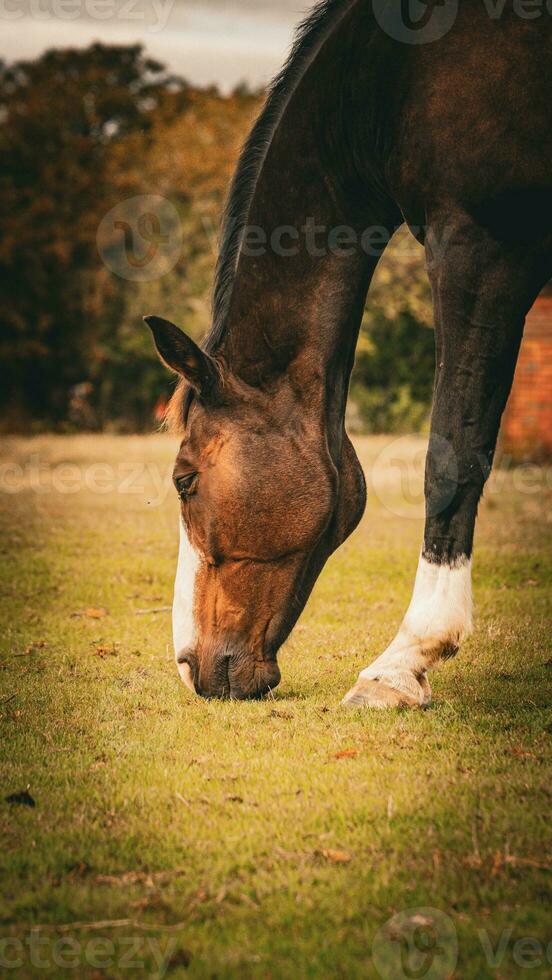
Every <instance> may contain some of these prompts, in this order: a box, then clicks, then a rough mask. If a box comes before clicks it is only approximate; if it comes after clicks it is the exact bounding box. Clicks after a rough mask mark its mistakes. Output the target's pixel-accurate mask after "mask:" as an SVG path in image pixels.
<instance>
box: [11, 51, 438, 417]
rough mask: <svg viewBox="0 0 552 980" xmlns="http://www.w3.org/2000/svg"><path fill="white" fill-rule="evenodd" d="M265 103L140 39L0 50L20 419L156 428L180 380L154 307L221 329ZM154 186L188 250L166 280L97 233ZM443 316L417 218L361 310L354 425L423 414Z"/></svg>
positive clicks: (198, 327) (192, 324)
mask: <svg viewBox="0 0 552 980" xmlns="http://www.w3.org/2000/svg"><path fill="white" fill-rule="evenodd" d="M260 103H261V96H260V94H258V93H252V92H250V91H249V90H248V89H247V88H246V87H244V86H240V87H239V88H238V89H236V90H235V91H234V92H233V93H232V94H231V95H229V96H227V97H223V96H222V95H220V94H219V93H218V91H217V90H216V89H206V90H198V89H195V88H193V87H192V86H190V85H188V84H187V83H186V82H185V81H183V80H182V79H179V78H175V77H174V76H171V75H169V74H168V73H167V72H166V71H165V69H164V67H163V66H162V65H160V64H158V63H157V62H155V61H152V60H151V59H149V58H148V57H147V56H146V55H145V54H144V52H143V50H142V48H141V47H140V46H130V47H112V46H104V45H101V44H95V45H93V46H92V47H90V48H88V49H87V50H84V51H77V50H55V51H50V52H48V53H46V54H45V55H44V56H43V57H41V58H40V59H38V60H36V61H34V62H19V63H13V64H4V63H1V62H0V213H1V215H2V229H1V234H0V293H1V295H0V299H1V303H0V361H1V363H2V366H3V375H4V382H3V384H2V386H1V388H0V400H1V409H2V427H3V428H4V430H15V431H37V430H41V429H48V428H57V429H71V428H77V427H84V428H91V429H94V428H96V429H101V428H113V429H117V430H120V431H135V430H141V429H147V428H151V427H152V425H154V424H155V423H154V408H155V405H156V403H157V402H158V400H161V401H162V400H163V399H165V398H166V397H168V395H169V394H170V380H168V379H167V374H166V371H165V369H164V368H162V366H161V365H160V364H159V362H158V360H157V358H156V356H155V354H154V352H153V349H152V345H151V340H150V337H149V335H148V332H147V331H146V330H145V329H144V328H142V325H141V320H140V317H141V315H142V313H144V312H149V311H155V312H161V313H163V312H166V313H167V314H169V315H171V317H172V318H173V319H174V320H175V321H176V322H178V323H180V324H182V325H183V326H185V327H186V329H187V330H188V331H189V332H190V333H192V334H193V335H194V336H196V337H197V338H200V337H201V335H202V334H203V333H204V332H205V331H206V330H207V329H208V326H209V312H210V289H211V282H212V275H213V270H214V263H215V259H216V247H217V230H218V222H219V219H220V214H221V211H222V207H223V202H224V197H225V193H226V189H227V186H228V183H229V180H230V177H231V174H232V170H233V167H234V164H235V160H236V158H237V155H238V152H239V148H240V146H241V144H242V142H243V139H244V137H245V135H246V133H247V131H248V129H249V127H250V125H251V123H252V120H253V118H254V116H255V114H256V112H257V111H258V109H259V106H260ZM151 194H155V195H160V196H161V197H163V198H165V199H167V201H170V202H171V205H172V206H173V208H174V209H175V213H176V214H177V217H178V222H179V230H180V232H181V236H182V238H181V241H182V247H181V248H179V251H178V259H177V261H176V262H175V263H174V264H173V267H172V268H171V267H170V265H171V264H169V267H168V271H167V272H166V274H164V275H162V276H156V277H154V278H151V279H148V278H147V277H143V278H141V277H140V276H139V275H138V278H137V279H132V278H128V277H126V276H121V275H117V274H116V273H115V272H114V271H113V270H112V268H110V267H109V263H108V264H106V263H105V262H104V261H103V258H102V255H100V252H99V251H98V241H97V236H98V229H99V228H100V226H101V225H102V221H103V219H104V218H105V216H106V215H108V214H109V212H110V211H111V209H113V208H115V207H116V206H117V205H119V204H120V202H121V201H126V200H128V199H134V198H135V197H138V196H139V195H151ZM122 224H124V222H123V223H122ZM122 224H121V222H119V226H120V227H122ZM104 258H105V255H104ZM430 324H431V309H430V301H429V287H428V284H427V278H426V276H425V273H424V270H423V262H422V256H421V249H420V248H419V246H417V245H416V244H415V243H414V242H413V239H412V238H411V236H408V235H407V234H403V233H402V232H401V233H399V234H398V235H397V236H396V237H395V239H394V240H393V242H392V243H391V246H390V247H389V249H388V252H387V254H386V258H385V259H384V261H383V262H382V263H381V265H380V267H379V269H378V272H377V274H376V281H375V283H374V287H373V291H372V293H371V296H370V301H369V305H368V306H367V309H366V312H365V315H364V319H363V324H362V330H361V337H360V342H359V347H358V353H357V360H356V365H355V372H354V376H353V383H352V400H353V411H352V413H351V422H352V424H353V426H355V427H357V428H367V429H368V430H370V431H414V430H417V429H419V428H420V427H422V426H423V425H424V424H425V421H426V419H427V414H428V406H429V402H430V399H431V390H432V364H433V336H432V331H431V330H430V329H428V327H429V326H430Z"/></svg>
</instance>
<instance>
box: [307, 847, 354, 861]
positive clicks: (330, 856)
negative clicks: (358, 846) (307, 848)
mask: <svg viewBox="0 0 552 980" xmlns="http://www.w3.org/2000/svg"><path fill="white" fill-rule="evenodd" d="M314 853H315V854H316V855H317V856H318V857H323V858H325V859H326V861H331V863H332V864H348V863H349V861H352V860H353V855H352V854H349V852H348V851H337V850H334V848H333V847H321V848H320V849H319V850H318V851H315V852H314Z"/></svg>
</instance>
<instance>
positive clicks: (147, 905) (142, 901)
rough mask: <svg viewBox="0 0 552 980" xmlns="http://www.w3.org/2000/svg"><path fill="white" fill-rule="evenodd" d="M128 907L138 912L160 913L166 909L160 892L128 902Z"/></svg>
mask: <svg viewBox="0 0 552 980" xmlns="http://www.w3.org/2000/svg"><path fill="white" fill-rule="evenodd" d="M129 907H130V908H131V909H136V910H137V911H139V912H146V911H148V912H161V911H164V910H165V909H167V908H168V906H167V904H166V902H164V901H163V899H162V897H161V893H160V892H153V894H152V895H144V897H143V898H137V899H136V900H135V901H134V902H129Z"/></svg>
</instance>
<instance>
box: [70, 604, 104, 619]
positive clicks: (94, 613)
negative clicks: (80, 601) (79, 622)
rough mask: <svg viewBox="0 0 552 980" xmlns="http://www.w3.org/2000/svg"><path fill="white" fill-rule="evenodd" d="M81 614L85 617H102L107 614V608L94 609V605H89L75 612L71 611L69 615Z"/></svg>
mask: <svg viewBox="0 0 552 980" xmlns="http://www.w3.org/2000/svg"><path fill="white" fill-rule="evenodd" d="M75 616H83V617H84V618H85V619H103V617H104V616H107V609H102V608H99V609H96V608H95V607H94V606H89V608H88V609H81V610H79V611H77V612H74V613H71V617H72V618H74V617H75Z"/></svg>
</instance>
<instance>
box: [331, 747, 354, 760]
mask: <svg viewBox="0 0 552 980" xmlns="http://www.w3.org/2000/svg"><path fill="white" fill-rule="evenodd" d="M357 755H358V749H341V750H340V751H339V752H336V753H335V755H334V759H356V757H357Z"/></svg>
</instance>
